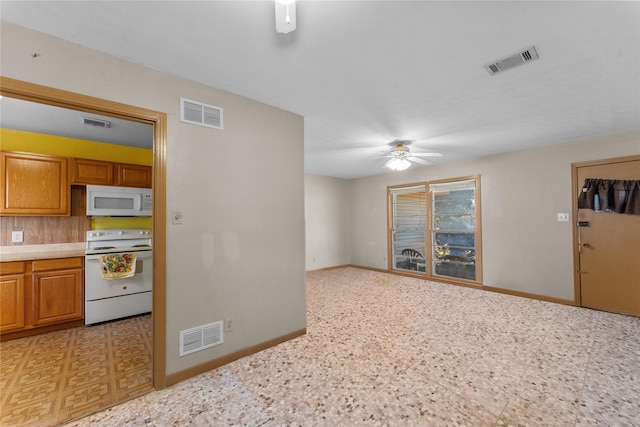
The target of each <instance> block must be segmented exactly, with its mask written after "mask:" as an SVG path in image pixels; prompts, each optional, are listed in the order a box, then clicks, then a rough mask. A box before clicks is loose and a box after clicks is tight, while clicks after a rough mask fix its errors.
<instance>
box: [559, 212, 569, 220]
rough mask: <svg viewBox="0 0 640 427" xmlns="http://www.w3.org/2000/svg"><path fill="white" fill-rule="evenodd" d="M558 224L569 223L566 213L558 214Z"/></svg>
mask: <svg viewBox="0 0 640 427" xmlns="http://www.w3.org/2000/svg"><path fill="white" fill-rule="evenodd" d="M558 222H569V214H568V213H558Z"/></svg>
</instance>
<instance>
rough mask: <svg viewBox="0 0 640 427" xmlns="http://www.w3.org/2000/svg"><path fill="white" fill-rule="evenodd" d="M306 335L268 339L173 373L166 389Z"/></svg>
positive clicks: (297, 332) (168, 378) (302, 332)
mask: <svg viewBox="0 0 640 427" xmlns="http://www.w3.org/2000/svg"><path fill="white" fill-rule="evenodd" d="M306 333H307V328H304V329H300V330H297V331H293V332H291V333H288V334H285V335H282V336H279V337H276V338H273V339H270V340H268V341H265V342H262V343H259V344H256V345H252V346H249V347H246V348H243V349H240V350H238V351H234V352H233V353H229V354H227V355H224V356H222V357H218V358H217V359H213V360H209V361H208V362H205V363H201V364H200V365H196V366H192V367H191V368H187V369H185V370H182V371H179V372H175V373H173V374H169V375H167V379H166V384H167V387H168V386H171V385H173V384H177V383H179V382H180V381H184V380H187V379H189V378H192V377H195V376H196V375H200V374H203V373H205V372H207V371H210V370H212V369H216V368H219V367H220V366H224V365H226V364H228V363H231V362H233V361H235V360H238V359H242V358H243V357H246V356H250V355H252V354H255V353H258V352H259V351H262V350H266V349H268V348H270V347H273V346H276V345H278V344H282V343H283V342H286V341H289V340H292V339H294V338H297V337H300V336H302V335H305V334H306Z"/></svg>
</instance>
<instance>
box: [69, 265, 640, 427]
mask: <svg viewBox="0 0 640 427" xmlns="http://www.w3.org/2000/svg"><path fill="white" fill-rule="evenodd" d="M307 278H308V279H307V295H308V297H307V305H308V307H307V308H308V314H307V321H308V327H307V335H305V336H303V337H299V338H297V339H294V340H291V341H288V342H286V343H284V344H281V345H278V346H276V347H273V348H270V349H268V350H265V351H262V352H260V353H258V354H254V355H252V356H249V357H246V358H243V359H240V360H238V361H235V362H233V363H231V364H229V365H227V366H224V367H222V368H219V369H217V370H214V371H210V372H207V373H205V374H202V375H199V376H197V377H195V378H191V379H189V380H187V381H184V382H181V383H179V384H176V385H175V386H172V387H169V388H167V389H165V390H161V391H157V392H152V393H150V394H147V395H145V396H143V397H140V398H138V399H135V400H131V401H129V402H126V403H124V404H121V405H119V406H116V407H113V408H111V409H109V410H106V411H103V412H99V413H97V414H95V415H93V416H90V417H87V418H84V419H81V420H79V421H77V422H75V423H73V424H70V425H72V426H85V425H91V426H96V425H100V426H123V425H131V426H136V425H140V426H169V425H180V426H183V425H196V426H200V425H211V426H225V425H244V426H284V425H288V426H369V425H371V426H451V425H466V426H584V425H591V426H614V425H615V426H634V425H640V318H634V317H628V316H622V315H616V314H611V313H604V312H598V311H593V310H588V309H581V308H576V307H570V306H563V305H558V304H552V303H546V302H541V301H536V300H530V299H525V298H518V297H512V296H508V295H501V294H495V293H490V292H486V291H479V290H475V289H468V288H464V287H458V286H452V285H445V284H440V283H434V282H425V281H424V280H418V279H412V278H405V277H399V276H393V275H389V274H384V273H378V272H372V271H367V270H361V269H355V268H342V269H336V270H329V271H320V272H313V273H309V274H308V276H307Z"/></svg>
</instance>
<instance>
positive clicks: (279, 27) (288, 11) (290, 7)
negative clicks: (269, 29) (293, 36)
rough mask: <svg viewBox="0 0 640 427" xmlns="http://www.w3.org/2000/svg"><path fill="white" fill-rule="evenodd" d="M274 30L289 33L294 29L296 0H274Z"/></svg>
mask: <svg viewBox="0 0 640 427" xmlns="http://www.w3.org/2000/svg"><path fill="white" fill-rule="evenodd" d="M275 3H276V31H277V32H279V33H281V34H289V33H290V32H291V31H293V30H295V29H296V0H275Z"/></svg>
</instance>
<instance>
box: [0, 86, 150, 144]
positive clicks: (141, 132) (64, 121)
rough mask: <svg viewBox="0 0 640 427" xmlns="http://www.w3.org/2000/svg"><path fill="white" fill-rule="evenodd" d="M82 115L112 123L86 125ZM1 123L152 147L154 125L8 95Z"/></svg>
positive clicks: (2, 103)
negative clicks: (98, 125)
mask: <svg viewBox="0 0 640 427" xmlns="http://www.w3.org/2000/svg"><path fill="white" fill-rule="evenodd" d="M83 117H87V118H89V119H98V120H105V121H108V122H109V127H107V128H102V127H97V126H92V125H86V124H84V123H83V122H82V118H83ZM0 127H2V128H7V129H17V130H24V131H28V132H36V133H44V134H47V135H57V136H66V137H69V138H77V139H85V140H89V141H99V142H106V143H109V144H118V145H127V146H130V147H138V148H152V147H153V126H151V125H148V124H144V123H138V122H132V121H128V120H122V119H117V118H115V117H107V116H102V115H99V114H92V113H91V114H89V113H83V112H80V111H76V110H70V109H67V108H59V107H53V106H50V105H45V104H37V103H34V102H28V101H23V100H20V99H15V98H7V97H6V96H4V97H2V99H0Z"/></svg>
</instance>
